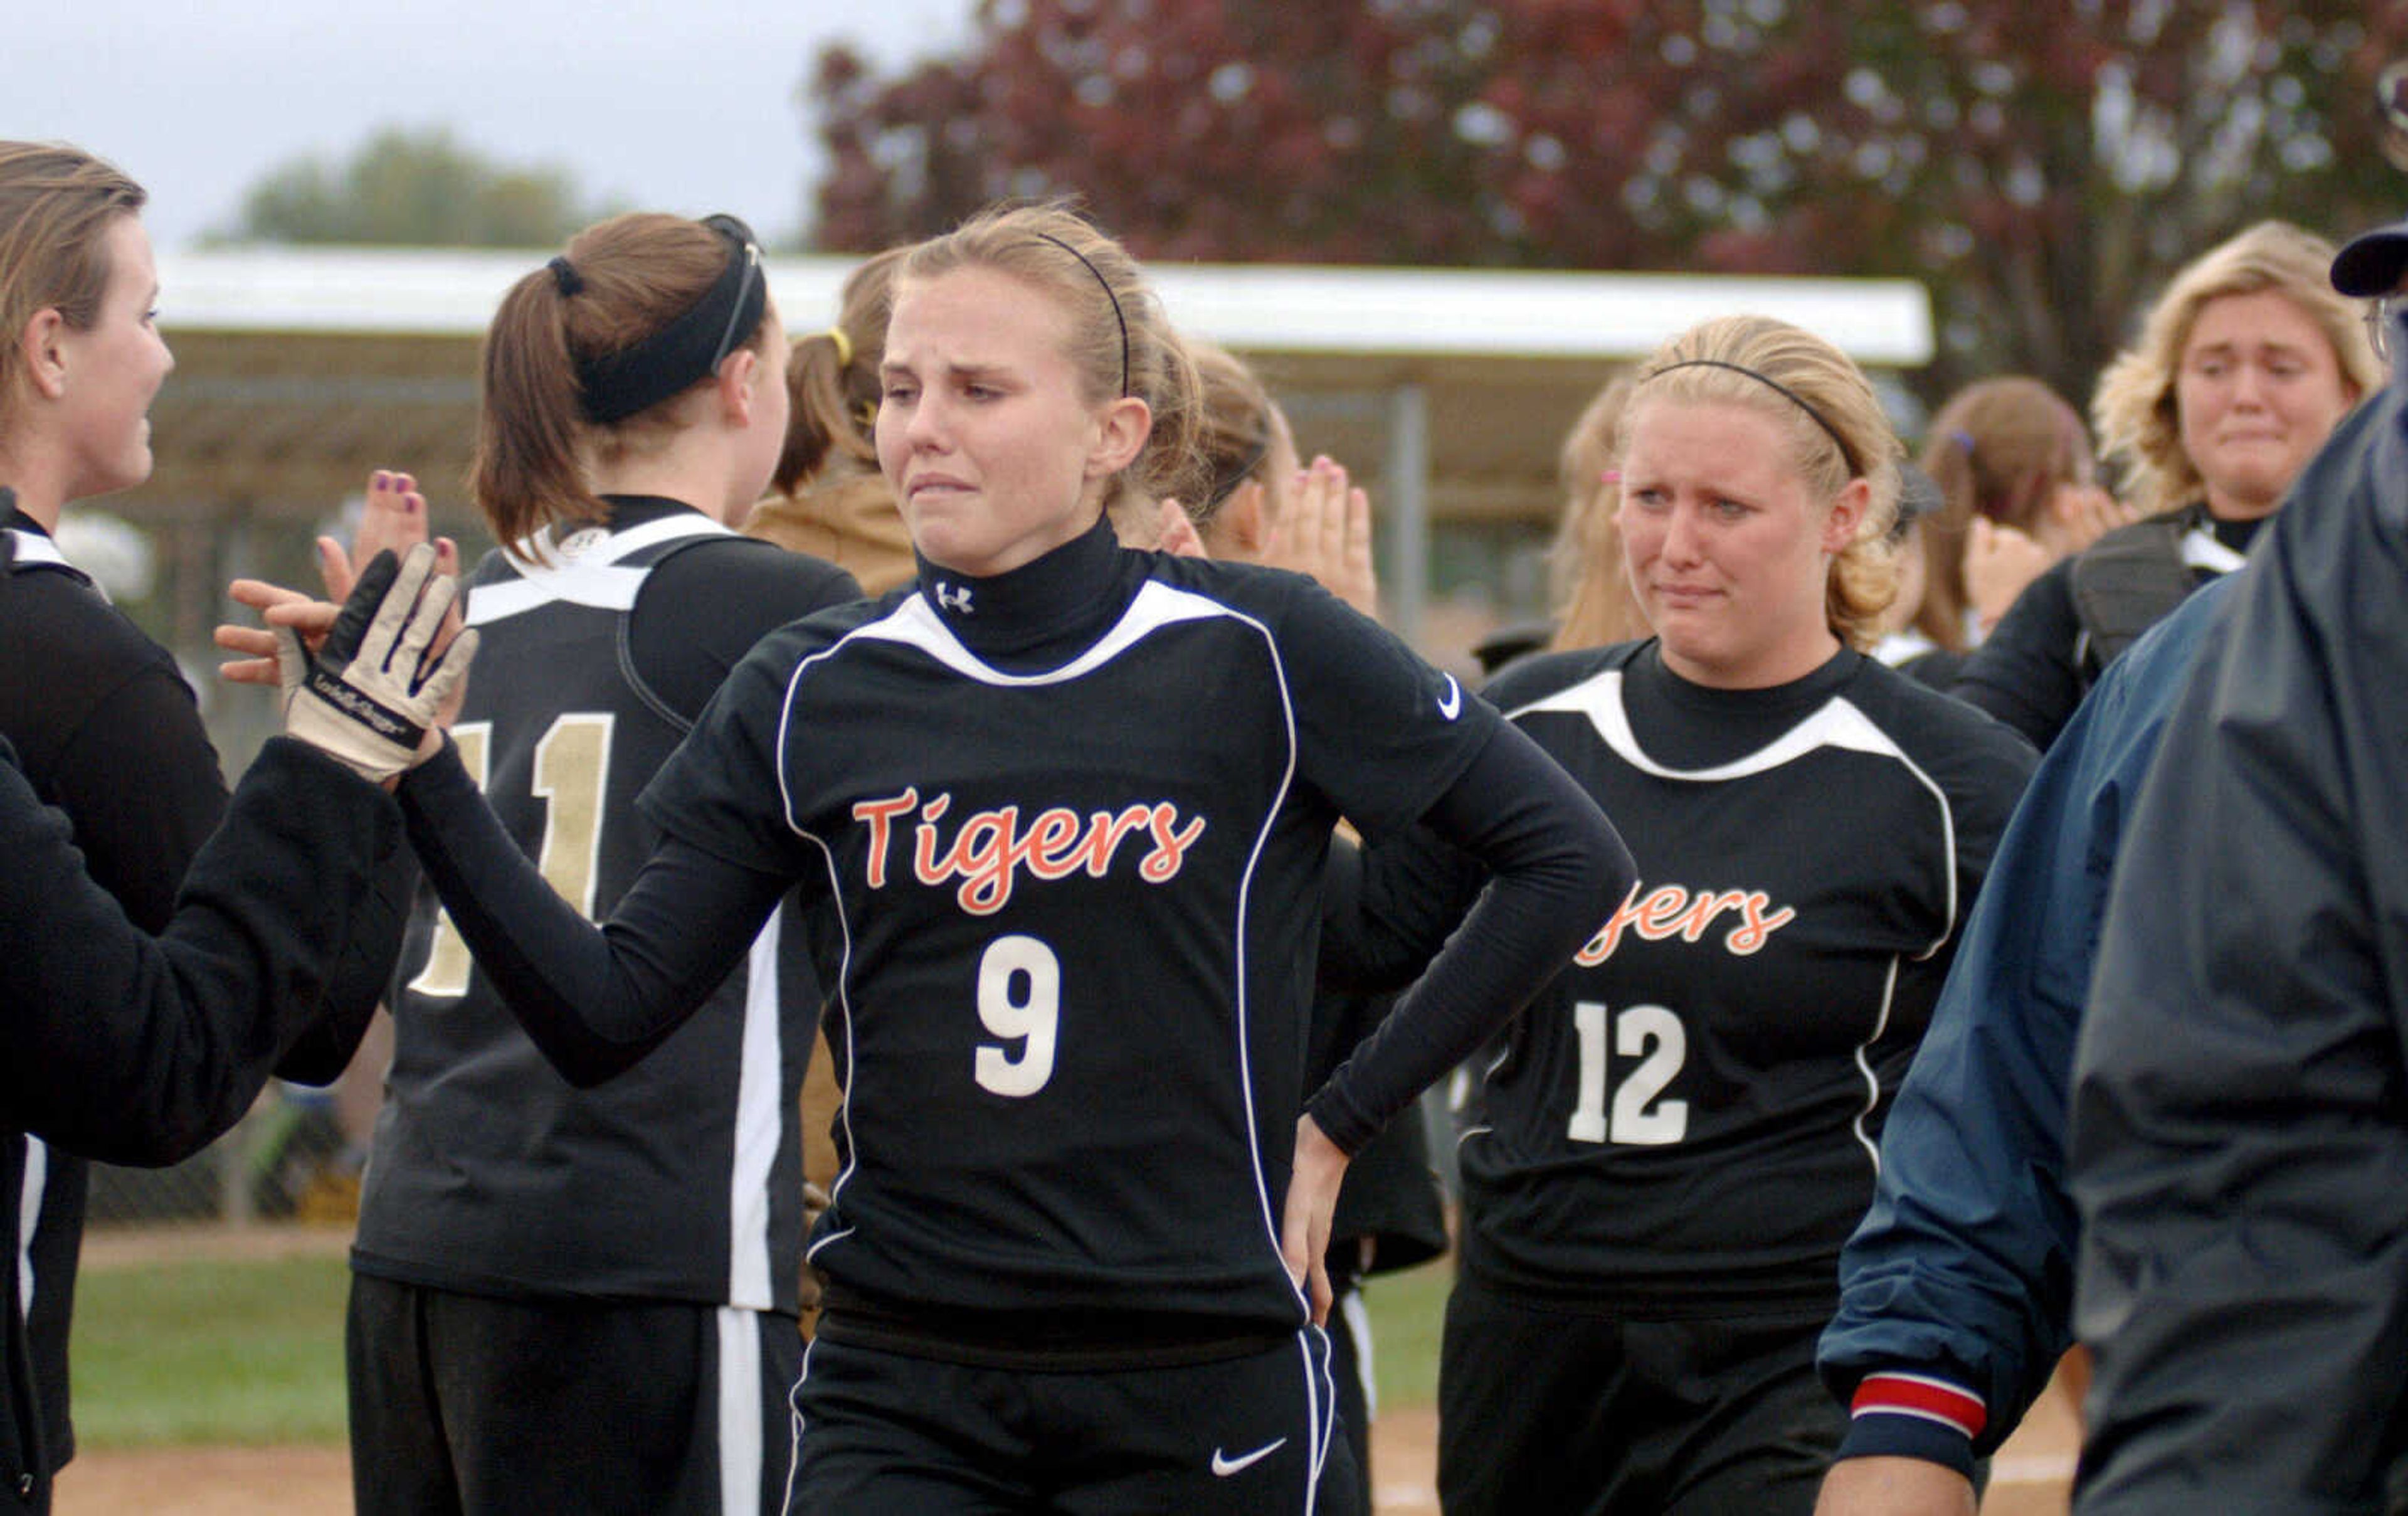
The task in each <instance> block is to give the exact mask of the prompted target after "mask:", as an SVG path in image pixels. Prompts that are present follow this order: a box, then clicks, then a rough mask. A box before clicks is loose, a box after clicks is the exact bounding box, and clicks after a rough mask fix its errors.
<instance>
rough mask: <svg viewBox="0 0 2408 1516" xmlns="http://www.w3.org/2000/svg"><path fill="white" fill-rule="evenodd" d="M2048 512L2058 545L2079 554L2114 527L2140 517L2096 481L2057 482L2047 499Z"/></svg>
mask: <svg viewBox="0 0 2408 1516" xmlns="http://www.w3.org/2000/svg"><path fill="white" fill-rule="evenodd" d="M2048 514H2049V519H2050V520H2051V521H2053V522H2055V523H2056V527H2057V530H2056V534H2055V535H2056V537H2057V544H2058V545H2059V546H2060V547H2061V548H2062V549H2063V550H2064V551H2065V552H2067V553H2079V552H2081V551H2082V550H2083V549H2084V548H2085V547H2088V546H2089V545H2090V544H2091V543H2093V542H2095V541H2099V539H2100V538H2101V537H2104V536H2106V535H2107V534H2108V533H2109V532H2111V531H2114V529H2115V528H2116V527H2128V526H2130V525H2131V524H2132V523H2133V522H2135V521H2138V520H2140V519H2141V513H2140V512H2139V511H2138V510H2136V509H2135V508H2133V507H2131V506H2128V505H2126V504H2124V503H2123V502H2122V501H2120V500H2118V499H2116V498H2115V497H2114V496H2113V495H2110V494H2108V493H2107V492H2106V491H2105V490H2103V489H2100V487H2099V486H2098V485H2096V484H2059V485H2058V486H2057V493H2056V494H2055V495H2054V496H2052V497H2050V498H2049V502H2048Z"/></svg>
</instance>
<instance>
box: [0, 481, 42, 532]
mask: <svg viewBox="0 0 2408 1516" xmlns="http://www.w3.org/2000/svg"><path fill="white" fill-rule="evenodd" d="M0 527H15V528H17V529H18V530H20V531H36V532H41V534H42V535H43V536H45V537H48V536H49V535H50V533H49V532H48V531H46V530H44V529H43V527H42V524H41V523H40V522H38V521H36V520H35V519H34V518H33V517H32V516H30V515H27V514H26V513H24V512H23V511H22V510H21V509H19V508H18V505H17V492H16V491H15V490H13V489H10V488H9V487H8V486H7V485H6V484H0Z"/></svg>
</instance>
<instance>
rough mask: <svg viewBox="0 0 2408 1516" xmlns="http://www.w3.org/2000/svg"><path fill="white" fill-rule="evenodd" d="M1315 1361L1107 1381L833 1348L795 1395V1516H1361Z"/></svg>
mask: <svg viewBox="0 0 2408 1516" xmlns="http://www.w3.org/2000/svg"><path fill="white" fill-rule="evenodd" d="M1331 1390H1332V1384H1331V1379H1330V1370H1329V1359H1328V1348H1327V1345H1326V1341H1325V1340H1324V1339H1323V1338H1322V1336H1321V1334H1320V1333H1319V1332H1316V1331H1312V1330H1310V1329H1308V1330H1306V1331H1304V1332H1300V1333H1298V1334H1297V1337H1296V1340H1295V1341H1294V1342H1293V1343H1289V1344H1283V1345H1282V1346H1281V1347H1278V1348H1275V1349H1273V1350H1270V1351H1269V1352H1260V1353H1254V1354H1252V1355H1249V1356H1247V1357H1243V1358H1235V1359H1229V1360H1226V1361H1223V1362H1219V1363H1211V1364H1191V1365H1186V1366H1182V1367H1175V1368H1163V1367H1148V1368H1138V1369H1123V1370H1116V1371H1111V1372H1069V1371H1058V1372H1055V1371H1036V1370H1029V1369H1001V1368H980V1367H973V1366H970V1365H967V1364H949V1363H939V1362H937V1361H934V1360H931V1359H925V1358H915V1357H910V1356H907V1355H905V1354H902V1353H896V1352H890V1351H886V1350H882V1349H875V1348H865V1347H860V1346H857V1345H851V1344H846V1343H841V1342H834V1341H830V1340H829V1338H828V1337H827V1336H826V1335H825V1334H824V1333H823V1334H822V1335H821V1336H820V1337H819V1339H818V1340H817V1341H815V1342H813V1343H812V1344H811V1347H810V1351H809V1353H808V1354H807V1355H806V1359H805V1367H804V1371H803V1379H802V1383H800V1384H799V1385H797V1386H796V1389H795V1419H796V1427H797V1436H798V1437H799V1439H800V1440H799V1447H800V1449H801V1461H800V1464H799V1465H798V1466H797V1467H796V1488H795V1492H794V1494H793V1497H792V1498H791V1500H790V1501H789V1503H788V1506H787V1509H788V1511H789V1512H791V1513H793V1516H813V1513H818V1512H826V1511H875V1512H877V1513H878V1516H974V1513H975V1516H987V1513H992V1516H1006V1513H1010V1516H1029V1513H1034V1512H1045V1513H1048V1516H1127V1513H1130V1512H1153V1511H1178V1512H1180V1513H1182V1516H1303V1513H1310V1516H1368V1513H1366V1512H1363V1511H1362V1510H1361V1509H1359V1508H1358V1507H1357V1506H1356V1504H1355V1500H1356V1481H1355V1471H1354V1467H1353V1460H1352V1458H1351V1456H1350V1455H1349V1453H1348V1451H1347V1449H1346V1443H1345V1439H1344V1438H1342V1437H1338V1436H1336V1435H1335V1434H1336V1427H1335V1424H1334V1423H1335V1414H1334V1410H1333V1408H1332V1405H1331Z"/></svg>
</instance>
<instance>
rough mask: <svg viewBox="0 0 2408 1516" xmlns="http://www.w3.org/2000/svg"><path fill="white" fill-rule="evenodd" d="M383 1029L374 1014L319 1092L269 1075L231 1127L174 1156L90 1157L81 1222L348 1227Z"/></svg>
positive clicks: (387, 1057)
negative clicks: (148, 1161)
mask: <svg viewBox="0 0 2408 1516" xmlns="http://www.w3.org/2000/svg"><path fill="white" fill-rule="evenodd" d="M391 1031H392V1023H391V1022H390V1021H388V1020H387V1019H386V1018H384V1017H383V1016H381V1015H380V1016H379V1017H378V1018H376V1021H375V1023H374V1024H373V1025H372V1026H371V1028H370V1030H369V1032H368V1035H367V1038H366V1041H365V1042H363V1043H362V1045H361V1047H360V1051H359V1054H358V1056H357V1057H355V1058H353V1059H352V1060H351V1068H350V1069H349V1070H348V1071H347V1072H346V1073H345V1074H344V1075H343V1076H342V1078H341V1079H339V1080H337V1082H336V1083H334V1084H333V1085H330V1086H328V1087H326V1088H325V1089H322V1090H320V1089H311V1088H308V1087H306V1086H302V1085H289V1084H285V1083H283V1082H281V1081H280V1080H271V1081H270V1082H269V1083H268V1086H267V1088H266V1090H264V1091H262V1093H261V1094H260V1097H259V1099H258V1100H257V1101H256V1102H254V1103H253V1104H252V1105H251V1111H250V1114H248V1115H246V1116H245V1117H244V1118H243V1119H242V1120H241V1121H240V1122H238V1123H236V1126H235V1128H234V1130H233V1131H231V1132H229V1133H226V1134H225V1135H224V1136H222V1137H221V1138H219V1139H218V1140H217V1141H216V1142H215V1143H212V1144H211V1145H210V1146H209V1147H208V1148H207V1149H206V1150H204V1151H202V1152H200V1153H197V1154H195V1155H193V1157H192V1158H189V1159H187V1160H185V1161H184V1162H181V1163H178V1164H175V1165H173V1166H171V1167H168V1168H156V1169H141V1168H118V1167H115V1166H114V1165H111V1164H106V1163H95V1164H93V1168H92V1195H91V1204H90V1207H89V1209H88V1211H87V1224H88V1225H89V1226H91V1227H93V1228H107V1227H116V1226H122V1227H148V1226H190V1225H208V1224H223V1225H248V1224H250V1223H252V1222H271V1221H277V1222H281V1221H308V1222H318V1223H326V1224H337V1225H348V1224H350V1223H351V1221H353V1220H356V1219H357V1218H358V1216H359V1200H360V1174H361V1171H362V1169H363V1167H364V1166H365V1164H366V1158H367V1150H368V1137H369V1133H370V1129H371V1127H372V1126H373V1125H374V1123H375V1120H376V1110H377V1105H378V1103H379V1101H380V1099H381V1098H382V1094H383V1076H384V1070H385V1066H386V1064H387V1063H388V1062H389V1061H391V1059H392V1047H393V1043H392V1034H391Z"/></svg>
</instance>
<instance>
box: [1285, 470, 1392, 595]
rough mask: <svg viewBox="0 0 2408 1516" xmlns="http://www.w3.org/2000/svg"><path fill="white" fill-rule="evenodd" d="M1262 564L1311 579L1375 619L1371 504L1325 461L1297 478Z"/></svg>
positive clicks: (1377, 589)
mask: <svg viewBox="0 0 2408 1516" xmlns="http://www.w3.org/2000/svg"><path fill="white" fill-rule="evenodd" d="M1263 561H1264V562H1265V563H1268V564H1270V565H1271V566H1272V567H1274V568H1279V569H1293V570H1296V571H1297V572H1298V573H1304V574H1311V575H1312V577H1313V578H1314V579H1317V580H1319V581H1320V582H1321V586H1322V587H1323V588H1324V589H1326V590H1327V591H1329V592H1330V593H1331V594H1332V595H1335V596H1337V597H1338V598H1339V599H1341V600H1344V601H1345V602H1346V603H1347V604H1349V605H1351V606H1353V607H1354V608H1355V610H1357V611H1360V612H1362V613H1363V614H1365V615H1367V616H1376V615H1378V614H1379V613H1380V576H1379V571H1378V570H1376V569H1375V568H1374V567H1373V566H1372V561H1371V498H1370V497H1369V495H1367V494H1365V493H1364V492H1363V491H1362V490H1361V489H1359V488H1355V487H1354V486H1352V485H1350V484H1348V483H1347V478H1346V469H1345V468H1344V467H1343V466H1342V465H1340V464H1339V463H1337V462H1335V461H1334V460H1332V459H1330V458H1327V457H1317V458H1314V459H1313V460H1312V467H1311V468H1310V469H1301V470H1299V471H1298V472H1297V476H1296V489H1295V491H1294V492H1293V498H1291V499H1290V500H1289V502H1288V507H1287V509H1286V510H1285V511H1284V512H1283V513H1281V515H1280V518H1279V519H1278V520H1276V521H1274V522H1272V523H1271V527H1270V533H1269V537H1268V539H1267V540H1266V541H1264V543H1263Z"/></svg>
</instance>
